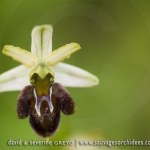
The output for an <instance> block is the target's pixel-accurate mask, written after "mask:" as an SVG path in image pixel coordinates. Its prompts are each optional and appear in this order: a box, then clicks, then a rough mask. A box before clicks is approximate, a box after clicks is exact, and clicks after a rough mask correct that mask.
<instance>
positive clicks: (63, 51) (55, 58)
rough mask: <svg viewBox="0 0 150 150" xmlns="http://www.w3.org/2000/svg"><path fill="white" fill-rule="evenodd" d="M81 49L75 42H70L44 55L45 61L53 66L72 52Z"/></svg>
mask: <svg viewBox="0 0 150 150" xmlns="http://www.w3.org/2000/svg"><path fill="white" fill-rule="evenodd" d="M79 49H81V47H80V45H79V44H77V43H70V44H67V45H65V46H62V47H60V48H58V49H57V50H55V51H53V52H52V53H50V54H49V55H48V56H47V57H46V63H47V64H48V65H49V66H55V65H57V64H58V63H59V62H61V61H63V60H64V59H66V58H69V57H70V55H71V54H72V53H74V52H75V51H77V50H79Z"/></svg>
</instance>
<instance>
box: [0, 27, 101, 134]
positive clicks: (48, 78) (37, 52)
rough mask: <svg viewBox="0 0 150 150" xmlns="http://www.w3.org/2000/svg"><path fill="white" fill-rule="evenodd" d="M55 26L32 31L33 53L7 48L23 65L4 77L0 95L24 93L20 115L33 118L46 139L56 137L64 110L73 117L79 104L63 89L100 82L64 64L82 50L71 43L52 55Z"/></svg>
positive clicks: (94, 77) (32, 122) (77, 45)
mask: <svg viewBox="0 0 150 150" xmlns="http://www.w3.org/2000/svg"><path fill="white" fill-rule="evenodd" d="M52 32H53V29H52V26H51V25H41V26H36V27H34V28H33V30H32V34H31V36H32V44H31V52H29V51H26V50H24V49H21V48H19V47H14V46H12V45H5V46H4V48H3V51H2V53H3V54H5V55H7V56H10V57H12V58H13V59H14V60H16V61H18V62H20V63H22V65H20V66H18V67H15V68H13V69H11V70H9V71H7V72H5V73H2V74H1V75H0V92H5V91H15V90H21V92H20V94H19V97H18V103H17V115H18V117H19V118H20V119H24V118H26V117H28V116H29V117H30V118H29V119H30V124H31V127H32V128H33V129H34V131H35V132H36V133H37V134H39V135H40V136H42V137H49V136H51V135H53V134H54V133H55V132H56V130H57V128H58V125H59V120H60V110H61V111H62V112H63V113H64V114H66V115H70V114H73V113H74V111H75V108H76V107H75V103H74V101H73V100H72V98H71V96H70V95H69V92H68V91H67V90H66V89H65V88H64V87H63V86H68V87H69V86H70V87H91V86H95V85H97V84H98V83H99V80H98V78H97V77H96V76H94V75H93V74H91V73H89V72H87V71H85V70H83V69H80V68H78V67H75V66H72V65H69V64H66V63H62V62H61V61H63V60H64V59H67V58H69V57H70V55H71V54H72V53H74V52H76V51H77V50H79V49H80V45H79V44H77V43H70V44H67V45H65V46H63V47H60V48H58V49H57V50H54V51H53V52H52Z"/></svg>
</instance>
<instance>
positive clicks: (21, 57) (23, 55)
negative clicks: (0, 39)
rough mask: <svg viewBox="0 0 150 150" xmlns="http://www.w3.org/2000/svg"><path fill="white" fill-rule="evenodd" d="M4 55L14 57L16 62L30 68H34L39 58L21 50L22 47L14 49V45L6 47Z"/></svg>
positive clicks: (3, 51)
mask: <svg viewBox="0 0 150 150" xmlns="http://www.w3.org/2000/svg"><path fill="white" fill-rule="evenodd" d="M2 53H3V54H5V55H7V56H10V57H12V58H13V59H14V60H16V61H18V62H20V63H22V64H23V65H25V66H26V67H28V68H32V67H33V66H35V64H36V63H37V60H38V59H37V57H36V56H35V55H34V54H32V53H30V52H28V51H27V50H24V49H21V48H20V47H14V46H12V45H5V46H4V48H3V50H2Z"/></svg>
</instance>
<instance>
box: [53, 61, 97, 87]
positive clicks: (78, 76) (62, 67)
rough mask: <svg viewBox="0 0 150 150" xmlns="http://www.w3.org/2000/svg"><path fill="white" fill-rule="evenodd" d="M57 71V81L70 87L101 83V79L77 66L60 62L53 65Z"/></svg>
mask: <svg viewBox="0 0 150 150" xmlns="http://www.w3.org/2000/svg"><path fill="white" fill-rule="evenodd" d="M53 69H54V71H55V82H58V83H60V84H62V85H63V86H68V87H91V86H95V85H97V84H99V79H98V78H97V77H96V76H95V75H93V74H91V73H89V72H87V71H85V70H83V69H81V68H78V67H76V66H72V65H69V64H65V63H59V64H58V65H57V66H55V67H53Z"/></svg>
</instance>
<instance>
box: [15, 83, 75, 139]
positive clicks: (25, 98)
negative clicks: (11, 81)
mask: <svg viewBox="0 0 150 150" xmlns="http://www.w3.org/2000/svg"><path fill="white" fill-rule="evenodd" d="M50 88H51V89H52V92H51V93H50V92H49V93H50V95H40V96H37V95H35V94H36V93H34V89H35V88H34V86H32V85H28V86H26V87H25V88H24V89H23V90H22V91H21V92H20V94H19V97H18V103H17V115H18V117H19V118H20V119H24V118H26V117H28V116H29V120H30V125H31V127H32V128H33V130H34V131H35V132H36V133H37V134H38V135H40V136H42V137H49V136H52V135H53V134H54V133H55V132H56V130H57V128H58V126H59V122H60V110H61V111H62V112H63V113H64V114H66V115H70V114H73V113H74V111H75V103H74V101H73V100H72V98H71V96H70V95H69V93H68V91H67V90H66V89H65V88H64V87H63V86H62V85H60V84H59V83H53V84H51V85H50V87H49V89H50ZM49 101H51V105H52V106H50V104H49ZM36 103H38V105H39V110H40V113H38V112H37V109H36V107H35V106H36ZM50 107H53V109H51V108H50Z"/></svg>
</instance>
